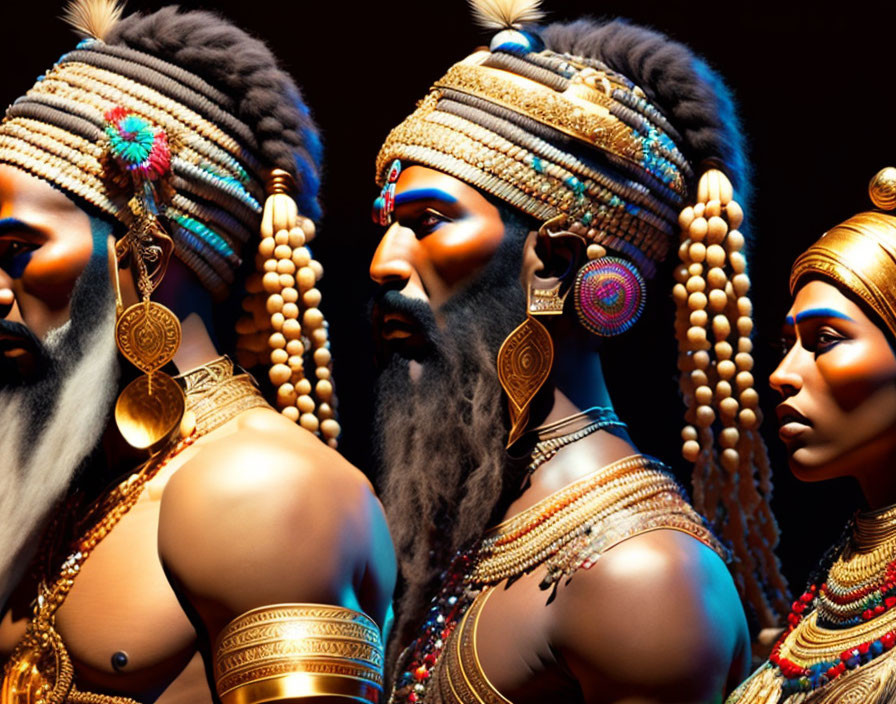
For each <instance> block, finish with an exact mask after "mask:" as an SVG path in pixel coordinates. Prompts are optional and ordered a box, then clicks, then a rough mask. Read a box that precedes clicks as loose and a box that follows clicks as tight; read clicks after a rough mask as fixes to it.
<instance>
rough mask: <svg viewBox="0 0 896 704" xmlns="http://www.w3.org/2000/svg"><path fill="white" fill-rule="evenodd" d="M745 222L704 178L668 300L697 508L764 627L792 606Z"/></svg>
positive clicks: (727, 193)
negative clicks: (729, 554) (758, 385)
mask: <svg viewBox="0 0 896 704" xmlns="http://www.w3.org/2000/svg"><path fill="white" fill-rule="evenodd" d="M742 221H743V210H742V209H741V207H740V205H739V204H738V203H737V201H735V200H734V193H733V188H732V186H731V182H730V181H729V180H728V178H727V176H725V174H723V173H722V172H721V171H719V170H717V169H710V170H708V171H706V172H705V173H704V174H703V175H702V176H701V178H700V181H699V184H698V187H697V203H696V204H695V205H694V206H689V207H687V208H685V209H684V210H683V211H682V212H681V214H680V216H679V224H680V226H681V229H682V235H681V244H680V246H679V251H678V254H679V258H680V259H681V262H682V263H681V264H680V265H679V266H678V267H677V268H676V270H675V280H676V283H675V287H674V289H673V297H674V299H675V301H676V309H677V315H676V335H677V337H678V342H679V369H680V372H681V376H680V385H681V390H682V394H683V395H684V399H685V404H686V406H687V411H686V414H685V418H686V421H687V423H688V425H686V426H685V428H684V429H683V431H682V440H683V444H682V454H683V455H684V457H685V459H687V460H688V461H689V462H693V463H694V472H693V487H694V505H695V507H696V508H697V510H698V511H700V512H701V513H703V514H704V515H705V516H706V517H707V519H708V520H709V521H710V522H711V523H712V524H713V525H714V527H715V528H716V530H718V531H719V532H720V533H721V534H722V536H723V537H724V538H725V540H726V541H727V542H728V543H729V545H731V547H732V548H733V550H734V553H735V555H736V561H735V581H736V582H737V585H738V588H739V589H740V591H741V594H742V595H744V596H745V597H746V598H747V599H748V600H749V602H750V603H751V604H752V605H753V607H754V608H755V609H756V615H757V617H758V618H759V621H760V623H761V624H762V625H763V626H770V625H774V624H775V623H776V622H777V620H778V618H777V615H776V611H777V612H778V613H783V612H785V611H786V609H787V604H788V603H789V601H788V595H787V584H786V581H785V580H784V578H783V576H782V575H781V573H780V565H779V564H778V561H777V558H776V557H775V555H774V551H773V549H774V546H775V545H776V544H777V542H778V527H777V524H776V522H775V519H774V516H773V514H772V513H771V510H770V508H769V503H768V502H769V500H770V498H771V478H770V474H769V464H768V455H767V451H766V448H765V445H764V444H763V441H762V438H761V437H760V436H759V433H758V426H759V423H760V421H761V414H760V411H759V395H758V394H757V392H756V390H755V388H753V386H754V379H753V374H752V370H753V356H752V350H753V343H752V340H751V338H750V335H751V334H752V331H753V318H752V303H751V301H750V299H749V297H748V293H749V289H750V279H749V277H748V275H747V260H746V257H745V255H744V253H743V251H742V250H743V247H744V236H743V235H742V234H741V233H740V231H739V230H738V229H737V228H738V227H739V226H740V225H741V223H742ZM757 476H758V480H759V481H758V483H757Z"/></svg>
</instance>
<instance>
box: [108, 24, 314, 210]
mask: <svg viewBox="0 0 896 704" xmlns="http://www.w3.org/2000/svg"><path fill="white" fill-rule="evenodd" d="M105 42H106V43H107V44H110V45H113V46H115V45H120V46H126V47H129V48H131V49H136V50H138V51H143V52H146V53H147V54H152V55H153V56H157V57H158V58H160V59H163V60H165V61H168V62H170V63H172V64H175V65H177V66H179V67H181V68H183V69H185V70H187V71H189V72H191V73H194V74H196V75H197V76H199V77H200V78H202V79H203V80H205V81H206V82H208V83H209V84H211V85H212V86H214V87H215V88H217V89H218V90H220V91H221V92H222V93H224V94H225V95H226V96H228V97H229V98H230V99H231V100H232V101H233V103H232V106H231V111H232V112H233V114H234V115H235V116H236V117H237V118H238V119H239V120H240V121H241V122H243V123H245V124H246V125H249V126H250V127H252V130H253V133H254V136H255V139H256V144H255V145H251V146H252V147H254V149H253V150H254V151H255V152H256V154H257V155H258V156H259V157H260V158H261V159H263V160H264V161H265V162H266V165H267V166H269V167H271V168H275V167H276V168H281V169H284V170H286V171H288V172H290V173H291V174H293V175H294V176H295V177H296V184H297V188H298V192H297V194H296V202H297V204H298V206H299V210H300V211H301V212H302V213H303V214H305V215H307V216H308V217H311V218H312V219H317V218H318V217H319V216H320V206H319V205H318V202H317V191H318V188H319V186H320V162H321V142H320V137H319V136H318V132H317V128H316V126H315V125H314V122H313V121H312V119H311V115H310V112H309V110H308V108H307V106H306V105H305V103H304V101H303V100H302V94H301V92H300V90H299V88H298V87H297V86H296V84H295V82H294V81H293V79H292V77H291V76H290V75H289V74H288V73H287V72H286V71H284V70H283V69H281V68H280V67H279V66H278V64H277V59H276V58H275V57H274V55H273V54H272V53H271V50H270V49H268V47H267V45H266V44H265V43H264V42H262V41H261V40H259V39H256V38H254V37H252V36H250V35H249V34H247V33H246V32H245V31H243V30H242V29H240V28H239V27H235V26H234V25H233V24H231V23H230V22H228V21H227V20H225V19H223V18H221V17H219V16H218V15H216V14H213V13H211V12H205V11H202V10H192V11H181V10H180V8H178V7H176V6H170V7H164V8H162V9H161V10H158V11H156V12H153V13H151V14H143V13H140V12H135V13H133V14H131V15H128V16H127V17H124V18H122V19H121V20H120V21H119V22H118V23H117V24H116V25H115V26H114V27H113V28H112V30H111V31H110V32H109V34H108V36H107V37H106V38H105Z"/></svg>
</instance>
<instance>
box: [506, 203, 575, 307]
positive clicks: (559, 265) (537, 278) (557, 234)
mask: <svg viewBox="0 0 896 704" xmlns="http://www.w3.org/2000/svg"><path fill="white" fill-rule="evenodd" d="M585 245H586V240H585V237H584V236H583V235H581V234H579V233H577V232H574V231H573V230H570V229H566V227H565V226H564V225H562V224H555V221H554V220H549V221H548V222H546V223H544V224H543V225H542V226H541V227H540V228H539V229H538V231H537V232H536V231H532V232H530V233H529V236H528V237H527V238H526V242H525V244H524V246H523V267H522V283H523V287H524V288H525V289H526V290H527V291H533V292H535V291H543V290H556V291H557V292H558V294H559V295H560V296H562V297H565V295H566V293H567V292H568V291H569V289H570V287H571V286H572V284H573V282H574V280H575V275H576V271H577V270H578V267H579V264H580V263H581V262H582V260H583V259H584V253H585Z"/></svg>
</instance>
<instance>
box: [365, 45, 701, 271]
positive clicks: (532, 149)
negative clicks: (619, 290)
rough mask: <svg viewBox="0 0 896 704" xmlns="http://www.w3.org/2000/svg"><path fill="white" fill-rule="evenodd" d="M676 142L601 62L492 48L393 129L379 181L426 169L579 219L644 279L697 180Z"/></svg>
mask: <svg viewBox="0 0 896 704" xmlns="http://www.w3.org/2000/svg"><path fill="white" fill-rule="evenodd" d="M517 34H519V35H520V36H525V35H523V34H522V33H517ZM498 37H501V35H498ZM496 39H497V38H496ZM498 41H500V40H498ZM677 139H679V138H678V134H677V133H676V131H675V130H674V128H672V126H671V125H670V124H669V123H668V121H667V120H666V119H665V118H664V117H663V116H662V114H661V113H660V111H659V110H658V109H657V108H656V107H655V106H653V105H652V104H651V103H650V102H649V101H648V100H647V99H646V97H645V95H644V93H643V91H642V90H641V89H640V88H638V87H637V86H635V85H634V84H633V83H632V82H631V81H629V80H628V79H627V78H625V77H624V76H622V75H621V74H619V73H617V72H615V71H612V70H611V69H609V68H608V67H606V66H604V65H603V64H601V63H600V62H598V61H595V60H592V59H586V58H583V57H573V56H568V55H559V54H555V53H553V52H550V51H546V50H542V51H534V50H533V51H526V52H523V51H520V44H516V43H514V44H510V45H509V46H508V45H506V44H499V45H498V46H495V42H493V48H492V51H477V52H475V53H474V54H472V55H471V56H469V57H467V58H466V59H464V60H463V61H461V62H460V63H458V64H455V65H454V66H452V67H451V68H450V69H449V71H448V73H447V74H446V75H445V76H444V77H442V78H441V79H440V80H438V81H436V83H435V84H434V86H433V88H432V89H431V91H430V93H429V95H427V97H426V98H425V99H424V100H423V101H422V102H421V103H420V106H419V107H418V108H417V110H416V111H415V112H414V113H413V114H412V115H411V116H410V117H408V118H407V119H406V120H405V121H404V122H402V123H401V124H400V125H399V126H398V127H396V128H395V129H394V130H392V132H391V133H390V134H389V136H388V137H387V139H386V142H385V144H384V145H383V147H382V149H381V150H380V153H379V155H378V157H377V164H376V173H377V183H378V184H379V185H380V186H383V185H386V186H388V173H389V169H390V166H391V164H392V163H393V162H394V161H395V160H396V159H398V160H401V161H405V162H408V163H416V164H423V165H425V166H430V167H432V168H434V169H437V170H439V171H442V172H445V173H448V174H450V175H452V176H455V177H456V178H459V179H461V180H463V181H466V182H467V183H470V184H471V185H473V186H476V187H477V188H480V189H482V190H483V191H485V192H486V193H489V194H491V195H493V196H495V197H497V198H500V199H501V200H503V201H504V202H506V203H509V204H510V205H512V206H514V207H516V208H518V209H520V210H522V211H523V212H524V213H527V214H528V215H531V216H532V217H533V218H535V219H536V220H539V221H547V220H551V219H554V218H557V217H558V216H566V217H568V219H569V221H570V222H580V223H582V224H583V225H585V226H586V229H589V230H590V231H591V232H589V234H591V235H592V237H591V239H592V241H594V242H595V243H597V244H601V245H604V246H606V247H610V248H612V249H615V250H617V251H619V252H621V253H624V254H626V255H627V256H628V257H629V258H631V259H633V260H634V261H635V262H636V263H637V264H638V266H639V268H640V269H641V272H642V273H643V274H644V275H645V276H647V277H651V276H653V274H654V273H655V269H656V262H658V261H661V260H663V259H664V258H665V256H666V254H667V253H668V251H669V248H670V240H671V238H672V237H673V236H674V235H675V234H676V233H677V232H678V227H677V224H676V221H677V219H678V210H679V209H680V207H681V205H682V204H683V202H684V198H685V196H686V195H687V190H688V183H689V182H690V181H691V180H692V178H693V171H692V169H691V167H690V165H689V164H688V162H687V160H686V159H685V157H684V156H683V155H682V153H681V151H680V150H679V148H678V146H677V145H676V140H677ZM383 205H385V203H384V204H383ZM387 220H388V216H387V215H386V214H385V213H384V214H383V216H381V217H380V221H381V222H383V221H387ZM592 233H593V234H592Z"/></svg>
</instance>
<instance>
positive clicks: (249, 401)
mask: <svg viewBox="0 0 896 704" xmlns="http://www.w3.org/2000/svg"><path fill="white" fill-rule="evenodd" d="M177 379H179V380H180V381H181V383H182V384H183V386H184V393H185V395H186V397H187V403H186V406H187V412H192V413H193V415H194V417H195V419H196V433H197V434H198V435H205V434H206V433H210V432H211V431H212V430H214V429H215V428H218V427H220V426H222V425H224V423H226V422H227V421H229V420H231V419H232V418H235V417H236V416H237V415H239V414H240V413H242V412H243V411H248V410H249V409H252V408H270V407H271V406H270V404H268V403H267V401H265V400H264V397H263V396H262V395H261V392H260V391H259V390H258V387H257V386H256V385H255V382H254V381H253V379H252V377H251V376H249V375H248V374H246V373H245V372H243V373H240V374H234V366H233V362H232V361H231V360H230V358H229V357H227V356H223V357H219V358H218V359H215V360H213V361H211V362H209V363H208V364H203V365H202V366H201V367H196V368H195V369H191V370H190V371H188V372H186V373H184V374H181V375H180V376H178V377H177Z"/></svg>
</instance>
